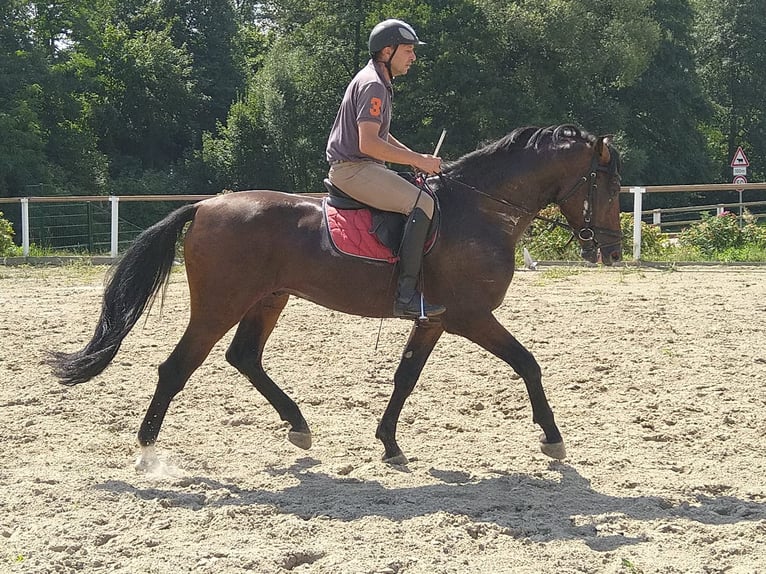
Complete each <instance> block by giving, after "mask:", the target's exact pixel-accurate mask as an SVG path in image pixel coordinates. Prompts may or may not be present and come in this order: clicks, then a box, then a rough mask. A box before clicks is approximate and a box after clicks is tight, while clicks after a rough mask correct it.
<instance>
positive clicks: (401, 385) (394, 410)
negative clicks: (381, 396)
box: [375, 321, 444, 464]
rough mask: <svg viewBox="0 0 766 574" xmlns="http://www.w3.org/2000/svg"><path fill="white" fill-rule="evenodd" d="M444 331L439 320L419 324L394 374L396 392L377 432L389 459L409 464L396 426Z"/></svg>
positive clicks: (393, 461) (386, 460) (389, 402)
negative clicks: (397, 440)
mask: <svg viewBox="0 0 766 574" xmlns="http://www.w3.org/2000/svg"><path fill="white" fill-rule="evenodd" d="M443 332H444V328H443V327H442V324H441V323H440V322H439V321H428V322H425V323H415V326H414V327H413V328H412V331H411V332H410V338H409V340H408V341H407V346H406V347H405V348H404V352H403V353H402V359H401V361H400V362H399V367H397V369H396V373H395V374H394V392H393V394H392V395H391V399H390V400H389V401H388V406H387V407H386V410H385V412H384V413H383V418H381V420H380V424H378V430H377V432H376V433H375V436H376V438H378V439H379V440H380V441H381V442H382V443H383V447H384V448H385V455H384V456H383V460H384V461H385V462H388V463H390V464H407V457H406V456H404V453H402V450H401V449H400V448H399V445H398V444H397V443H396V425H397V423H398V422H399V415H400V414H401V412H402V408H403V407H404V402H405V401H406V400H407V397H409V396H410V394H411V393H412V390H413V389H414V388H415V383H417V381H418V378H419V377H420V373H421V372H422V371H423V367H424V366H425V364H426V361H427V360H428V357H429V356H430V355H431V351H433V349H434V346H435V345H436V342H437V341H438V340H439V337H441V334H442V333H443Z"/></svg>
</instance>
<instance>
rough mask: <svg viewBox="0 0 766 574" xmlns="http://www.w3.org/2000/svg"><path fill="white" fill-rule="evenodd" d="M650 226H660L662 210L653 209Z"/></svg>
mask: <svg viewBox="0 0 766 574" xmlns="http://www.w3.org/2000/svg"><path fill="white" fill-rule="evenodd" d="M652 224H654V225H660V226H661V225H662V210H661V209H655V210H653V211H652Z"/></svg>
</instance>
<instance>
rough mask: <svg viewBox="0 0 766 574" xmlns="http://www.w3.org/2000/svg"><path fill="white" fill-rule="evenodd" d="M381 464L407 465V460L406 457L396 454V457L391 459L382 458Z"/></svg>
mask: <svg viewBox="0 0 766 574" xmlns="http://www.w3.org/2000/svg"><path fill="white" fill-rule="evenodd" d="M383 462H385V463H386V464H400V465H401V464H409V462H410V461H409V460H408V459H407V457H406V456H404V455H403V454H402V453H399V454H397V455H396V456H392V457H391V458H386V457H385V456H384V457H383Z"/></svg>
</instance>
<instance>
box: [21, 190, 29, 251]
mask: <svg viewBox="0 0 766 574" xmlns="http://www.w3.org/2000/svg"><path fill="white" fill-rule="evenodd" d="M21 254H22V255H23V256H24V257H29V198H28V197H22V198H21Z"/></svg>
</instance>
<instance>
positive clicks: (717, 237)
mask: <svg viewBox="0 0 766 574" xmlns="http://www.w3.org/2000/svg"><path fill="white" fill-rule="evenodd" d="M678 243H679V245H683V246H687V247H696V248H697V249H699V251H700V253H702V254H703V255H704V256H707V257H712V256H714V255H715V254H716V253H721V252H723V251H726V250H727V249H731V248H735V247H741V246H742V232H741V230H740V228H739V221H738V220H737V216H736V215H734V214H733V213H731V212H729V211H725V212H723V213H722V214H721V215H711V214H710V212H703V213H702V220H701V221H700V222H699V223H695V224H693V225H690V226H689V227H687V228H686V229H684V230H683V231H682V232H681V233H680V234H679V235H678Z"/></svg>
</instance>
